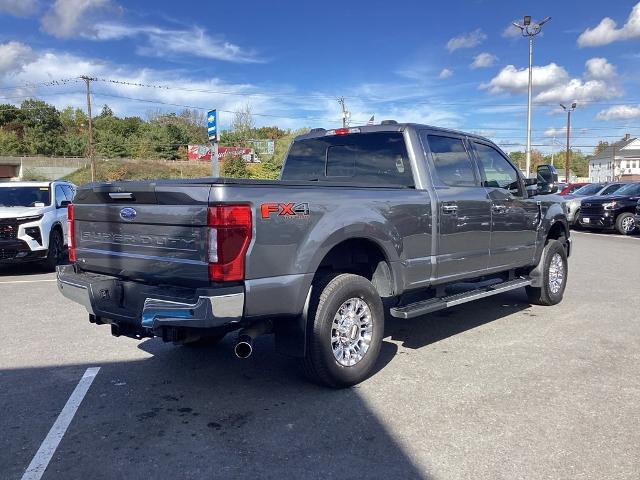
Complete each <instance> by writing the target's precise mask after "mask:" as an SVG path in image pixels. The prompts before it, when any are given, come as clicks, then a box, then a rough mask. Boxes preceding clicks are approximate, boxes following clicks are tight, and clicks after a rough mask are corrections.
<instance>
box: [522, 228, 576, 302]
mask: <svg viewBox="0 0 640 480" xmlns="http://www.w3.org/2000/svg"><path fill="white" fill-rule="evenodd" d="M568 267H569V264H568V262H567V252H566V251H565V249H564V245H563V244H562V242H560V241H558V240H550V241H549V242H548V243H547V244H546V245H545V247H544V250H543V251H542V257H540V263H539V264H538V267H536V268H539V269H540V276H541V283H542V285H541V286H540V287H526V290H527V296H528V297H529V302H530V303H532V304H533V305H556V304H558V303H560V302H561V301H562V297H563V296H564V290H565V288H566V286H567V277H568V273H569V268H568Z"/></svg>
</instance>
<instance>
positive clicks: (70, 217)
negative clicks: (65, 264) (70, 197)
mask: <svg viewBox="0 0 640 480" xmlns="http://www.w3.org/2000/svg"><path fill="white" fill-rule="evenodd" d="M74 220H75V218H74V212H73V203H70V204H69V205H68V206H67V222H68V225H69V229H68V231H67V235H68V237H69V240H68V242H69V261H70V262H75V261H76V239H75V236H76V226H75V223H74Z"/></svg>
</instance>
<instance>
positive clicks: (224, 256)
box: [207, 205, 251, 282]
mask: <svg viewBox="0 0 640 480" xmlns="http://www.w3.org/2000/svg"><path fill="white" fill-rule="evenodd" d="M207 223H208V226H209V255H208V258H209V280H211V281H214V282H230V281H237V280H243V279H244V257H245V255H246V253H247V249H248V248H249V243H250V242H251V207H250V206H249V205H219V206H216V207H209V214H208V222H207Z"/></svg>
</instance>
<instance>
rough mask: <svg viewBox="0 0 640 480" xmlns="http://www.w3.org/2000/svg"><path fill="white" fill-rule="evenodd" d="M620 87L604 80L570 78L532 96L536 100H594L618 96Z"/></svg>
mask: <svg viewBox="0 0 640 480" xmlns="http://www.w3.org/2000/svg"><path fill="white" fill-rule="evenodd" d="M621 94H622V92H621V91H620V89H619V88H618V87H617V86H616V85H613V84H610V83H607V82H606V81H604V80H586V81H584V80H581V79H579V78H572V79H571V80H569V82H568V83H563V84H561V85H556V86H554V87H552V88H549V89H547V90H545V91H543V92H540V93H539V94H537V95H536V96H535V97H534V100H535V101H536V102H545V103H546V102H549V103H551V102H574V101H575V102H581V101H582V102H595V101H599V100H609V99H611V98H615V97H619V96H620V95H621Z"/></svg>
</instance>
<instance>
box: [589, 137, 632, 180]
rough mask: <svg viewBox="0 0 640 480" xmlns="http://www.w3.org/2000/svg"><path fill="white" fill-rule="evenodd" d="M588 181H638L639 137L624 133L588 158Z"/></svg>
mask: <svg viewBox="0 0 640 480" xmlns="http://www.w3.org/2000/svg"><path fill="white" fill-rule="evenodd" d="M589 181H591V182H610V181H623V182H624V181H629V182H631V181H640V139H639V138H637V137H631V136H630V135H629V134H626V135H625V136H624V138H623V139H622V140H620V141H619V142H615V143H613V144H612V145H609V146H608V147H607V148H605V149H604V150H603V151H602V152H600V153H599V154H597V155H595V156H593V157H592V158H591V159H589Z"/></svg>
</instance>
